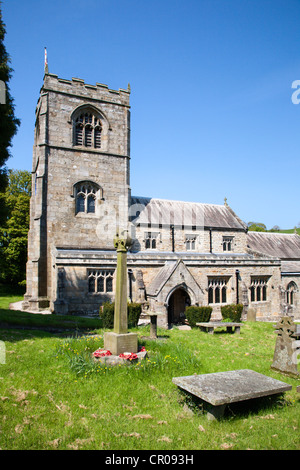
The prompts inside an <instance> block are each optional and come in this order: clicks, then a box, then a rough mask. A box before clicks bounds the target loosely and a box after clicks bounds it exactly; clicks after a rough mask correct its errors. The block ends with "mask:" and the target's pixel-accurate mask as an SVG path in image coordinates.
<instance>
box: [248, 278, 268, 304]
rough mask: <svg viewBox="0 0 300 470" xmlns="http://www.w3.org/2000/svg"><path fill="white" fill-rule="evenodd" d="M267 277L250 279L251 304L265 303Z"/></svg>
mask: <svg viewBox="0 0 300 470" xmlns="http://www.w3.org/2000/svg"><path fill="white" fill-rule="evenodd" d="M268 280H269V278H268V277H256V276H253V277H251V284H250V297H251V302H265V301H266V300H267V284H268Z"/></svg>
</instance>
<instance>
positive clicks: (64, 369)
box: [0, 304, 300, 451]
mask: <svg viewBox="0 0 300 470" xmlns="http://www.w3.org/2000/svg"><path fill="white" fill-rule="evenodd" d="M2 305H3V304H2ZM6 307H7V305H6ZM3 310H6V308H4V307H3V309H2V310H0V318H1V315H2V311H3ZM5 315H7V312H6V313H5ZM33 316H34V317H35V318H36V316H35V315H33ZM47 318H48V319H49V316H47ZM132 331H136V332H137V333H138V336H139V345H141V346H145V348H146V350H147V359H146V360H145V361H143V362H140V363H137V364H133V363H131V364H129V365H128V366H120V367H119V366H114V367H109V366H105V365H100V364H99V363H98V362H94V361H93V360H92V356H91V353H92V352H93V351H94V350H95V349H97V348H99V347H103V333H104V330H102V329H98V330H97V332H96V333H97V335H88V334H87V335H85V336H80V335H79V334H77V335H76V333H75V332H74V335H73V336H71V335H69V337H66V336H65V334H64V335H59V334H53V333H51V332H49V331H42V330H21V329H2V330H0V340H1V341H3V342H4V345H5V350H6V363H5V364H0V448H1V449H3V450H4V449H10V450H13V449H31V450H36V449H39V450H44V449H59V450H62V449H68V450H69V449H91V450H93V449H101V450H133V449H135V450H143V449H148V450H166V451H167V450H196V449H197V450H202V449H216V450H222V449H233V450H240V449H276V450H279V449H286V450H291V449H299V447H300V438H299V434H300V433H299V413H300V395H299V393H298V394H297V392H296V390H295V387H296V385H299V383H300V381H299V379H294V378H290V377H286V376H283V375H282V374H279V373H277V372H275V371H272V370H271V369H270V365H271V363H272V358H273V353H274V346H275V340H276V335H275V333H274V328H273V326H272V323H259V322H256V323H245V324H244V325H243V327H242V328H241V334H240V335H232V334H228V333H225V332H222V331H216V332H215V334H214V335H209V334H207V333H204V332H201V331H199V330H198V329H193V330H189V331H183V330H179V329H173V330H168V331H167V330H161V329H159V330H158V333H159V336H160V338H159V339H158V340H156V341H155V340H149V339H146V337H147V336H149V326H144V327H138V328H135V329H134V330H132ZM241 368H248V369H252V370H255V371H257V372H260V373H263V374H266V375H268V376H270V377H274V378H275V379H278V380H282V381H284V382H287V383H289V384H291V385H292V386H293V389H292V390H291V391H289V392H287V393H285V395H284V396H282V397H280V398H276V399H274V398H273V399H272V400H269V399H265V400H258V401H255V402H251V403H250V402H245V403H244V404H243V405H242V406H234V405H231V406H230V407H229V409H228V412H227V414H226V416H225V418H224V419H223V420H221V421H220V422H210V421H208V420H207V419H206V415H205V412H203V410H202V408H201V406H198V407H195V406H194V404H193V403H191V402H190V403H189V400H187V397H186V396H185V395H184V394H183V393H181V392H180V391H179V390H178V388H177V387H176V386H175V385H174V384H173V383H172V377H174V376H180V375H191V374H194V373H196V374H203V373H211V372H219V371H226V370H234V369H241ZM187 405H189V407H188V406H187ZM192 406H194V408H193V410H194V412H193V413H192V412H191V407H192Z"/></svg>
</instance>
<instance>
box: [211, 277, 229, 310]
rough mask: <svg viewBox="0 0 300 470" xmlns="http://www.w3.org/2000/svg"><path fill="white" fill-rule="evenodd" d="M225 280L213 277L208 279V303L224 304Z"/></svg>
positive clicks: (225, 295)
mask: <svg viewBox="0 0 300 470" xmlns="http://www.w3.org/2000/svg"><path fill="white" fill-rule="evenodd" d="M227 282H228V279H227V278H222V277H214V278H210V279H208V303H209V304H221V303H222V304H224V303H226V302H227Z"/></svg>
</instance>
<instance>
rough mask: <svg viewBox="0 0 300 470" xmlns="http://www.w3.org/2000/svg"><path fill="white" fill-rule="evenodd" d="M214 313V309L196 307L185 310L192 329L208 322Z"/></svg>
mask: <svg viewBox="0 0 300 470" xmlns="http://www.w3.org/2000/svg"><path fill="white" fill-rule="evenodd" d="M211 313H212V307H209V306H207V307H196V306H193V305H192V306H190V307H186V309H185V316H186V318H187V320H188V322H189V325H190V326H191V327H194V326H196V323H200V322H208V321H209V320H210V317H211Z"/></svg>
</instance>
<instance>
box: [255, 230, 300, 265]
mask: <svg viewBox="0 0 300 470" xmlns="http://www.w3.org/2000/svg"><path fill="white" fill-rule="evenodd" d="M247 237H248V248H250V250H252V251H256V252H258V253H263V254H265V255H270V256H274V257H276V258H280V259H299V260H300V237H299V235H297V234H290V233H274V232H248V235H247Z"/></svg>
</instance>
